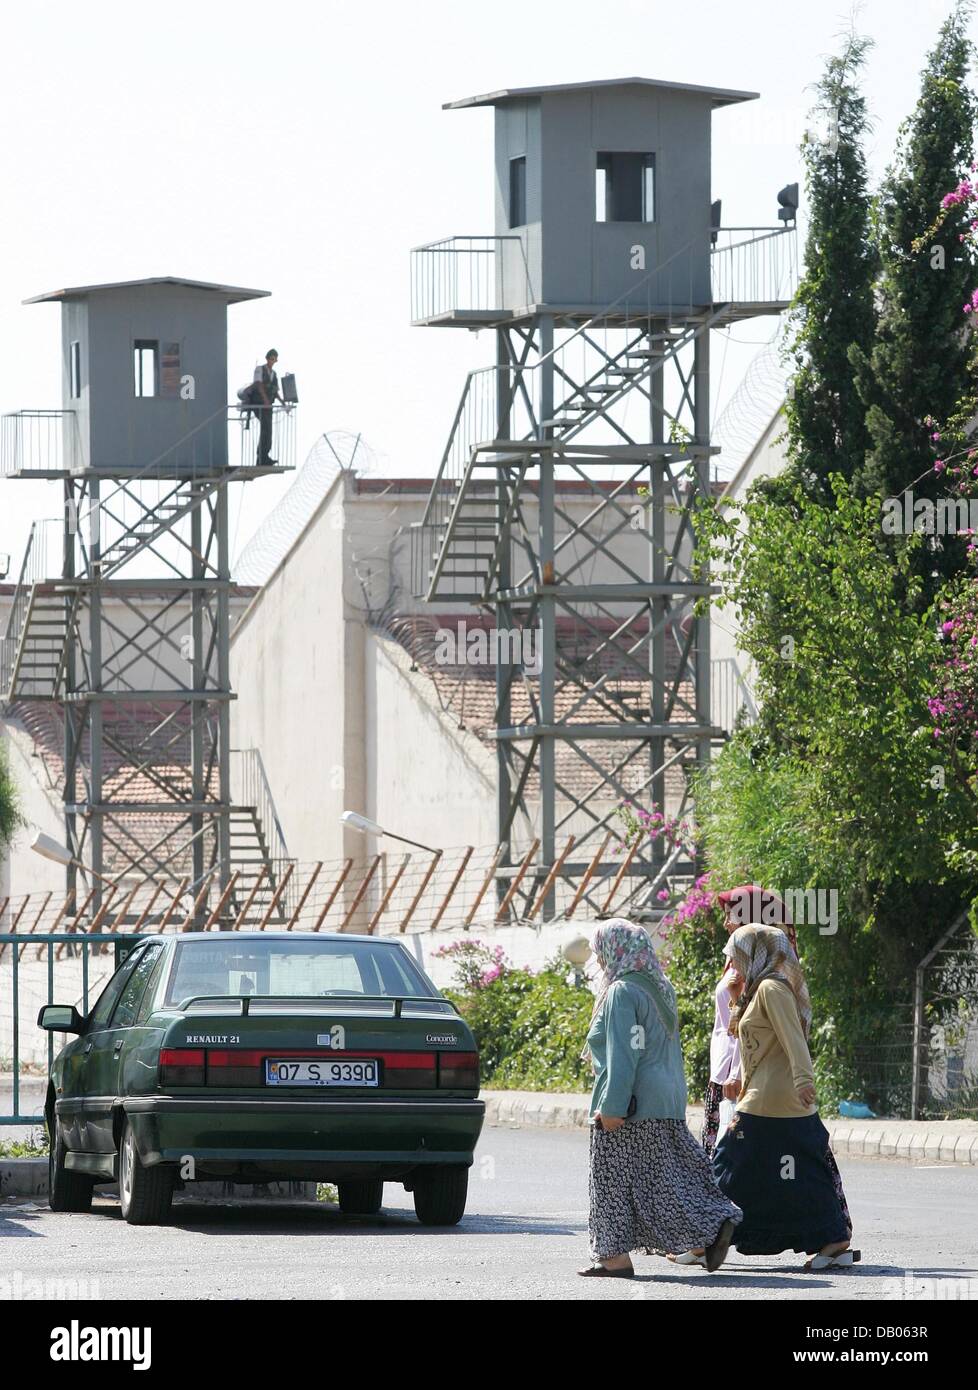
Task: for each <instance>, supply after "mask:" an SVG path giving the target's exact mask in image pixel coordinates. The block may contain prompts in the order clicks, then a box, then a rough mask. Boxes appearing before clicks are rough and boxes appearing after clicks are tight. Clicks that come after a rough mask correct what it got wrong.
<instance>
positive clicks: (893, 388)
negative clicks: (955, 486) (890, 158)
mask: <svg viewBox="0 0 978 1390" xmlns="http://www.w3.org/2000/svg"><path fill="white" fill-rule="evenodd" d="M971 12H972V0H959V3H958V4H957V5H956V6H955V9H954V11H953V13H952V14H951V15H950V16H949V17H948V19H947V20H945V22H944V24H943V25H942V26H941V31H940V34H939V36H938V40H937V43H936V45H935V47H934V49H933V51H932V52H931V53H930V55H929V57H928V61H927V66H926V68H925V69H924V71H923V73H922V75H921V91H920V97H919V100H918V102H917V105H916V108H915V109H914V112H913V114H912V115H911V116H910V117H909V118H908V119H907V120H906V121H905V122H904V124H903V125H902V127H901V129H900V135H899V140H898V143H897V150H896V157H895V160H894V163H893V165H892V166H891V168H890V169H889V170H888V171H887V174H886V177H885V180H884V183H883V186H882V188H881V190H880V193H879V197H878V199H877V203H876V209H875V219H874V220H875V230H876V237H877V244H878V248H879V255H880V263H881V270H880V278H879V284H878V312H879V322H878V327H877V341H876V343H875V345H874V346H873V347H872V349H871V350H870V351H866V349H865V347H864V346H862V345H860V344H857V345H855V346H854V347H853V348H852V350H851V352H850V358H851V361H852V365H853V368H854V371H855V374H856V379H857V385H858V388H859V392H860V395H861V396H862V399H863V401H864V402H865V405H866V425H867V428H868V432H869V436H870V443H869V448H868V450H867V454H866V459H865V463H864V466H863V468H862V469H861V470H860V472H859V475H858V477H857V487H858V488H859V489H860V491H863V492H865V493H867V494H869V493H877V494H878V495H879V496H881V497H892V496H896V495H897V494H898V493H900V492H902V491H903V490H904V489H906V488H908V487H911V486H912V488H913V492H914V496H915V497H916V496H918V495H919V496H922V497H930V498H932V499H933V498H935V497H936V496H937V495H938V493H939V492H941V491H942V488H943V485H942V482H941V478H940V475H939V474H935V473H934V472H933V464H934V461H935V458H936V457H937V453H936V451H935V446H934V442H933V440H932V438H931V435H932V433H933V429H934V427H933V424H932V423H930V419H931V417H933V418H934V419H935V420H937V421H939V422H946V421H947V420H949V419H950V418H951V417H952V416H953V415H954V414H955V411H956V410H957V408H958V405H959V402H960V401H961V399H962V398H963V397H965V396H966V395H968V394H969V392H970V388H971V382H970V379H969V355H970V345H969V335H968V332H967V327H968V320H967V318H966V316H965V314H964V313H963V305H964V304H965V302H966V301H967V300H969V299H970V295H971V291H972V289H973V287H974V284H975V265H974V256H973V252H972V251H971V249H970V248H969V245H968V243H967V242H966V241H965V240H963V233H964V231H965V228H966V226H967V221H968V217H969V215H970V214H969V212H968V208H967V205H966V204H964V203H962V204H961V205H959V206H954V207H951V208H949V209H948V211H947V214H946V215H945V216H944V217H942V218H940V219H939V221H938V225H937V227H936V230H933V231H932V232H931V233H930V234H929V235H926V236H923V234H924V233H925V232H926V231H927V229H928V228H933V227H934V224H935V218H937V217H938V214H939V213H940V211H941V203H942V199H943V197H944V195H945V194H947V193H948V192H950V191H951V190H952V189H954V188H955V186H956V185H957V184H958V182H959V180H960V178H961V177H962V176H963V175H964V174H966V173H967V171H968V170H969V167H970V165H971V163H972V161H973V157H974V146H973V132H974V122H975V99H974V96H973V95H972V93H971V92H970V90H969V89H968V86H967V80H968V73H969V68H970V66H971V61H972V55H973V47H972V44H971V42H970V40H969V39H968V36H967V26H968V21H969V20H970V18H971ZM962 559H963V555H962V554H961V553H959V547H958V545H957V544H956V543H952V544H945V545H938V546H937V547H936V548H935V550H934V551H933V552H927V551H924V552H922V555H921V566H922V567H923V568H924V569H926V571H927V574H928V578H929V583H928V586H927V587H928V588H929V589H930V588H932V587H933V584H934V582H935V581H936V580H937V579H939V577H941V576H943V577H947V576H948V575H950V574H953V573H954V572H955V571H956V570H957V569H958V568H959V567H960V565H961V562H962Z"/></svg>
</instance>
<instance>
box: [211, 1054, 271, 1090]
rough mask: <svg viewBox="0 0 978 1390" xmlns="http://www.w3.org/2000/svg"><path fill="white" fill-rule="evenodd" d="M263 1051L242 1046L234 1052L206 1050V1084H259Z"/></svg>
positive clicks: (260, 1081) (261, 1074)
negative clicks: (255, 1050) (249, 1049)
mask: <svg viewBox="0 0 978 1390" xmlns="http://www.w3.org/2000/svg"><path fill="white" fill-rule="evenodd" d="M264 1057H265V1054H264V1052H251V1051H248V1050H246V1049H244V1048H241V1049H239V1050H238V1051H235V1052H214V1051H212V1052H208V1054H207V1084H208V1086H260V1085H261V1084H262V1079H263V1072H262V1062H263V1060H264Z"/></svg>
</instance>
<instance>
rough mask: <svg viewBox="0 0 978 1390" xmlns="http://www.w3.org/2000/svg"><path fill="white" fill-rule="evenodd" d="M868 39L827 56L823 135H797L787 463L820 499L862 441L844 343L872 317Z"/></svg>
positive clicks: (863, 333) (849, 471) (851, 471)
mask: <svg viewBox="0 0 978 1390" xmlns="http://www.w3.org/2000/svg"><path fill="white" fill-rule="evenodd" d="M871 46H872V41H871V40H870V39H868V38H864V37H861V36H859V35H857V34H855V33H850V34H849V35H848V36H847V38H846V41H845V44H844V47H843V50H842V52H841V53H840V54H837V55H833V56H832V57H830V58H829V59H828V61H827V63H826V66H825V71H824V73H823V75H822V77H821V79H820V80H819V82H818V83H817V85H816V92H817V96H818V101H817V105H816V111H815V113H814V114H815V115H816V117H817V118H818V119H819V121H820V122H821V123H822V124H823V127H824V126H827V134H826V133H824V132H823V136H822V138H820V139H819V138H812V137H811V136H807V135H806V137H805V140H804V142H803V144H802V157H803V160H804V164H805V182H806V194H807V202H808V208H809V225H808V236H807V241H806V247H805V274H804V276H803V278H802V281H801V284H800V285H799V289H798V294H797V296H796V298H795V303H794V306H793V308H792V312H791V315H790V318H789V341H790V347H789V355H790V358H791V360H792V364H793V381H792V385H791V388H790V391H789V397H788V401H787V403H786V417H787V441H788V455H789V460H790V462H789V472H790V474H792V475H793V476H794V477H795V478H796V479H797V480H798V481H800V482H801V484H802V486H803V488H804V489H805V491H806V493H808V494H809V495H810V496H812V497H816V498H818V499H819V500H822V501H827V502H829V503H831V501H832V496H833V494H832V492H831V489H830V488H829V487H828V481H827V480H828V478H829V475H830V474H832V473H842V474H843V476H844V477H845V478H846V479H847V480H851V479H852V478H853V477H854V475H855V474H856V473H857V472H858V471H859V470H860V469H861V468H862V467H863V463H864V459H865V454H866V449H867V446H868V443H869V439H868V435H867V432H866V421H865V407H864V405H863V402H862V399H861V398H860V396H859V393H858V391H857V390H856V386H855V383H854V381H853V372H852V367H851V365H850V362H849V350H850V347H852V346H853V345H856V346H857V347H858V348H860V349H862V350H864V351H869V350H870V349H871V346H872V341H873V331H874V326H875V323H874V321H875V314H874V306H873V281H874V279H875V276H876V271H877V261H876V255H875V251H874V248H873V244H872V238H871V212H872V199H871V195H870V192H869V187H868V178H867V171H866V157H865V153H864V150H863V141H864V138H865V136H866V133H867V131H868V129H869V118H868V115H867V111H866V101H865V98H864V97H863V95H862V93H861V91H860V85H859V84H860V79H861V77H862V69H863V65H864V63H865V60H866V55H867V53H868V52H869V50H870V48H871Z"/></svg>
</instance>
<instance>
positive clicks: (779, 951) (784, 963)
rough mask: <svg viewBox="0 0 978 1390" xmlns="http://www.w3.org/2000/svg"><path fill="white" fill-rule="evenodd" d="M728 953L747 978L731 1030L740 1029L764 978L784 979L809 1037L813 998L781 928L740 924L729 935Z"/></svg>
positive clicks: (733, 1017)
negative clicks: (743, 925)
mask: <svg viewBox="0 0 978 1390" xmlns="http://www.w3.org/2000/svg"><path fill="white" fill-rule="evenodd" d="M725 954H726V955H727V956H728V958H729V959H730V961H731V962H732V964H733V967H734V969H735V970H736V971H737V973H738V974H739V975H740V976H741V978H742V979H743V981H744V989H743V993H742V994H741V996H740V998H739V999H738V1000H737V1002H736V1004H735V1005H734V1007H733V1008H732V1009H731V1011H730V1032H731V1033H736V1032H737V1029H738V1027H739V1024H740V1020H741V1018H742V1017H743V1013H744V1010H745V1009H746V1008H747V1005H748V1004H749V1003H750V1001H751V1000H752V999H753V998H754V995H755V994H756V993H757V987H758V985H759V984H760V983H761V981H762V980H781V981H782V982H783V983H784V984H786V985H787V986H788V988H789V989H790V990H791V992H792V994H793V995H794V996H795V1004H796V1005H797V1008H798V1017H799V1019H800V1020H801V1030H802V1032H803V1033H804V1034H805V1037H806V1038H807V1037H808V1030H809V1028H810V1027H811V1023H812V1001H811V999H810V998H809V994H808V986H807V985H806V983H805V975H804V972H803V971H802V968H801V966H800V965H799V963H798V957H797V956H796V955H795V953H794V951H793V950H792V947H791V942H790V941H789V940H788V938H787V936H786V935H785V933H784V932H783V931H782V930H781V928H780V927H738V928H737V930H736V931H734V932H731V933H730V936H729V937H728V938H727V945H726V948H725Z"/></svg>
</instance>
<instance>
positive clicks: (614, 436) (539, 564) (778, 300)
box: [412, 77, 797, 910]
mask: <svg viewBox="0 0 978 1390" xmlns="http://www.w3.org/2000/svg"><path fill="white" fill-rule="evenodd" d="M756 95H757V94H756V93H753V92H742V91H732V90H728V89H724V88H715V87H700V86H691V85H689V84H685V83H672V82H661V81H653V80H650V79H646V78H637V77H636V78H623V79H621V80H617V81H606V82H591V83H572V84H563V85H560V86H548V87H528V88H518V89H508V90H501V91H497V92H492V93H489V94H488V95H484V96H476V97H470V98H466V99H465V100H462V101H455V102H451V103H449V104H448V107H447V108H446V109H450V110H459V109H463V108H470V107H474V108H480V107H491V108H492V109H493V112H494V118H495V159H494V170H493V181H494V185H493V186H494V203H495V231H494V233H493V234H492V235H487V236H483V237H473V236H466V237H461V236H454V237H449V238H448V239H446V240H444V241H440V242H435V243H433V244H430V245H427V246H423V247H419V248H417V249H416V250H415V251H414V252H413V253H412V319H413V321H414V322H415V323H416V324H419V325H424V326H427V327H454V328H467V329H479V328H487V329H490V330H491V331H492V332H493V333H494V337H495V348H496V351H495V362H494V363H493V364H492V365H490V366H487V367H485V368H483V369H481V370H477V371H473V372H471V373H470V374H469V376H468V378H467V379H466V382H465V387H464V390H463V393H462V399H461V401H460V403H459V406H458V409H457V411H456V413H455V417H454V420H453V422H452V426H451V429H450V432H449V438H448V442H447V444H446V447H445V450H444V453H443V455H442V458H441V461H440V464H439V467H438V470H437V476H436V478H435V482H434V485H433V487H432V491H431V495H430V497H429V500H428V504H427V508H426V511H425V515H424V518H423V520H422V522H421V523H420V524H419V525H418V526H417V527H416V528H415V532H414V537H413V541H414V556H415V576H416V592H417V594H418V595H419V596H423V597H425V598H426V599H427V600H428V601H429V602H430V603H432V604H445V603H450V602H452V601H455V602H464V603H467V604H472V603H476V604H479V605H484V606H485V607H486V608H487V609H488V610H489V611H490V612H492V613H493V614H494V615H495V621H496V625H497V626H498V627H499V628H501V629H506V630H507V631H509V630H512V629H513V628H519V629H523V630H526V629H530V630H532V632H533V634H534V636H535V637H536V638H537V641H538V645H539V654H538V658H537V660H536V661H535V662H534V666H533V668H532V669H531V668H530V667H529V666H528V665H527V664H526V663H525V662H524V663H523V664H522V665H521V664H518V663H516V662H515V661H509V662H506V663H504V662H500V664H499V666H498V667H497V678H496V715H495V723H496V728H495V740H496V746H497V769H498V833H499V839H500V842H501V843H503V844H505V845H508V846H509V849H510V856H509V857H505V856H504V858H503V860H502V864H501V868H500V889H502V888H503V886H504V884H505V881H506V868H507V864H509V863H512V848H513V843H512V842H513V839H514V836H517V835H519V836H521V837H522V838H523V840H524V843H525V842H527V841H528V842H529V843H530V845H531V848H532V847H533V846H536V850H535V863H534V865H533V870H534V871H533V873H530V874H527V873H526V872H525V869H524V867H523V866H522V865H521V870H520V877H521V879H522V881H523V882H524V883H525V884H526V885H527V888H528V890H529V892H530V893H535V892H538V891H539V888H540V881H541V879H542V880H545V881H546V882H547V883H549V884H551V885H552V884H553V883H554V882H556V881H557V879H558V877H559V878H563V879H566V880H569V881H570V882H571V883H572V884H578V885H579V884H581V883H582V881H583V880H584V879H585V878H586V879H587V881H588V883H589V884H590V885H591V886H590V887H589V888H588V890H587V893H588V897H589V900H590V901H591V903H592V905H593V907H594V908H595V909H596V910H600V906H601V901H602V897H603V895H602V894H601V892H600V880H601V876H602V873H603V872H606V871H607V866H605V865H604V864H603V863H602V855H603V848H604V846H606V845H607V844H608V842H609V839H610V838H612V837H614V834H615V830H616V811H617V807H618V806H619V805H620V803H621V802H622V801H623V800H633V799H634V800H638V801H640V802H641V801H646V800H651V801H652V802H653V803H655V805H656V807H657V808H658V809H659V811H660V813H661V814H662V815H664V816H671V817H672V818H675V819H677V820H681V819H682V818H683V816H684V815H685V813H686V812H687V810H688V809H689V806H690V801H689V785H690V774H691V773H692V772H693V770H694V769H695V767H696V766H697V765H700V766H702V765H703V764H705V763H706V762H707V760H708V758H709V754H710V747H711V743H712V742H714V741H716V740H717V739H719V738H720V737H721V736H722V731H721V730H720V729H719V728H718V727H717V724H716V722H715V720H714V718H713V716H712V709H711V689H710V684H711V683H710V674H711V662H710V648H709V624H708V620H706V619H704V618H701V617H699V616H697V615H696V613H695V611H694V606H695V604H696V601H697V599H700V598H702V597H705V596H707V595H709V594H710V592H711V586H710V577H709V575H708V574H707V573H705V572H703V570H702V568H700V567H698V566H697V565H696V563H695V561H694V557H693V543H692V542H693V536H692V516H693V512H694V509H695V507H696V505H697V502H698V500H699V499H701V498H702V497H704V496H705V495H707V494H708V493H709V489H710V459H711V455H712V454H713V453H715V452H716V450H715V449H713V448H712V447H711V444H710V421H709V409H710V378H709V361H710V334H711V331H712V330H715V329H720V328H724V327H726V326H728V325H730V324H731V323H733V322H735V321H737V320H739V319H743V318H747V317H751V316H754V315H757V314H779V313H781V312H782V311H783V310H784V309H785V308H786V307H787V304H788V302H789V301H790V299H791V297H792V294H793V292H794V288H795V283H796V261H795V257H796V248H795V240H796V238H795V234H794V211H795V208H794V205H793V204H792V200H791V195H790V193H789V194H788V196H787V197H786V198H785V197H783V195H779V196H780V197H781V198H782V202H783V204H788V206H783V208H782V213H781V214H779V215H780V216H781V225H779V226H772V227H759V228H755V227H750V228H731V229H725V228H723V227H722V226H721V225H720V204H719V203H718V202H715V201H713V199H712V187H711V153H710V138H711V122H712V117H713V112H714V111H716V110H717V109H719V108H722V107H725V106H729V105H731V104H733V103H736V102H742V101H747V100H751V99H753V98H754V97H755V96H756ZM773 201H774V199H773V195H772V203H773ZM794 201H795V202H796V201H797V199H795V200H794ZM558 482H559V483H560V487H559V488H558V487H557V486H555V485H556V484H557V483H558ZM568 489H571V490H577V491H578V492H579V493H580V494H581V496H582V497H586V498H589V499H590V501H591V502H592V506H591V507H590V508H587V509H582V508H578V509H577V510H576V511H575V513H574V515H571V513H570V511H569V510H568V509H567V508H566V507H564V506H562V504H561V501H560V498H561V496H562V495H565V494H566V493H567V491H568ZM582 511H583V513H584V514H583V515H582ZM510 649H511V650H512V647H511V648H510ZM522 649H523V650H524V651H525V650H526V644H525V643H523V644H522ZM499 650H503V644H502V643H500V644H499ZM570 836H573V837H574V844H573V849H572V852H567V853H566V857H561V856H563V855H564V854H565V850H566V846H567V845H568V843H569V838H568V837H570ZM596 866H600V867H598V869H597V871H595V868H596ZM691 868H692V865H691V863H690V860H689V854H688V851H687V848H686V847H685V845H684V844H683V843H681V842H680V840H679V839H674V838H672V837H671V836H669V835H659V836H658V837H656V838H654V839H653V838H650V839H649V841H648V843H646V844H644V845H643V846H641V848H640V849H638V850H637V851H636V852H635V854H634V855H633V856H632V857H631V858H630V860H629V863H628V868H627V872H628V875H629V882H630V892H629V893H628V895H627V897H626V899H625V900H626V902H628V903H631V904H632V905H633V906H636V907H646V908H649V909H651V908H652V907H653V906H654V903H655V894H656V892H657V891H659V890H660V889H661V885H662V883H663V881H664V880H665V878H666V877H667V876H668V875H682V874H684V873H688V872H690V871H691ZM616 872H617V869H616ZM619 901H621V899H620V898H619ZM549 906H550V907H551V908H552V906H553V895H552V894H551V899H550V903H549Z"/></svg>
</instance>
